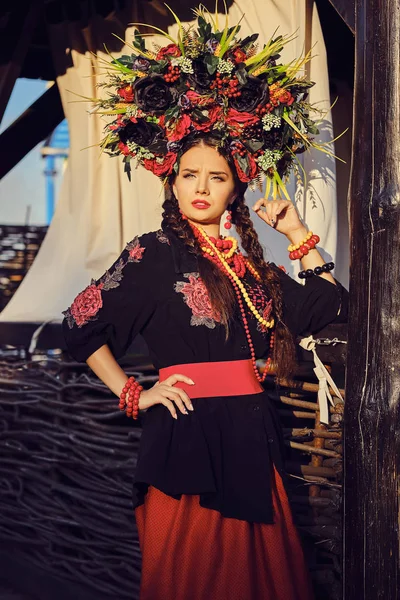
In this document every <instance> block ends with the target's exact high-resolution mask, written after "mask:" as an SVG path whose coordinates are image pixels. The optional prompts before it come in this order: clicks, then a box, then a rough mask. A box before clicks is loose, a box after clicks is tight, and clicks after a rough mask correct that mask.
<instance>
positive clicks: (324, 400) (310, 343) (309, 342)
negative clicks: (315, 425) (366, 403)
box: [299, 335, 343, 425]
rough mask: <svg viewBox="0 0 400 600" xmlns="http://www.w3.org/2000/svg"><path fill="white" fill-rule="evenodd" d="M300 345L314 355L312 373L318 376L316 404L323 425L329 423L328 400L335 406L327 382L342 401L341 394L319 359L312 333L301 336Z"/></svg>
mask: <svg viewBox="0 0 400 600" xmlns="http://www.w3.org/2000/svg"><path fill="white" fill-rule="evenodd" d="M299 344H300V346H301V347H302V348H304V350H308V351H310V352H312V353H313V356H314V364H315V367H314V373H315V375H316V376H317V377H318V383H319V387H318V404H319V411H320V421H321V423H324V424H325V425H329V408H328V400H329V402H330V403H331V405H332V406H335V403H334V402H333V399H332V396H331V393H330V391H329V387H328V383H329V385H330V386H331V388H332V389H333V391H334V392H335V394H336V396H337V397H338V398H340V399H341V400H342V402H343V398H342V395H341V393H340V391H339V389H338V387H337V386H336V383H335V382H334V381H333V379H332V377H331V376H330V374H329V373H328V371H327V370H326V368H325V367H324V365H323V363H322V362H321V359H320V358H319V356H318V354H317V351H316V349H315V347H316V342H315V340H314V338H313V336H312V335H310V336H309V337H306V338H302V340H301V341H300V342H299Z"/></svg>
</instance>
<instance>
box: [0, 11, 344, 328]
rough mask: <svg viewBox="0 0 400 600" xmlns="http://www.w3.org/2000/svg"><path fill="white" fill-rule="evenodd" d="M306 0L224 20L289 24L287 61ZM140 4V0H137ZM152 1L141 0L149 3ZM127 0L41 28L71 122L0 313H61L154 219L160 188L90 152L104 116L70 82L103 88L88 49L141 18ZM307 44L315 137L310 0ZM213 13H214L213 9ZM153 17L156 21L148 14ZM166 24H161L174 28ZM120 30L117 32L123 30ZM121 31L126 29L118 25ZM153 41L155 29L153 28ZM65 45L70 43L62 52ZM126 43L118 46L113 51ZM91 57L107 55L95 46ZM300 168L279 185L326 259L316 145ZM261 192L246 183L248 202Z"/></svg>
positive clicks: (329, 169)
mask: <svg viewBox="0 0 400 600" xmlns="http://www.w3.org/2000/svg"><path fill="white" fill-rule="evenodd" d="M306 1H309V0H286V1H285V2H282V1H281V0H236V1H235V2H234V3H233V4H232V6H231V7H230V9H229V20H230V24H234V23H237V22H238V20H239V19H240V17H241V15H242V14H243V13H245V18H244V20H243V22H242V29H241V35H243V36H244V35H247V34H250V33H253V32H255V31H258V32H260V40H259V41H260V44H262V43H263V42H264V41H266V40H267V39H268V38H269V37H270V36H271V35H272V34H273V32H274V31H275V29H276V28H277V27H279V32H280V33H292V32H294V31H296V30H298V36H297V39H296V40H295V41H294V42H292V43H291V44H290V45H289V46H288V47H286V49H285V51H284V53H283V56H282V58H283V60H285V61H289V60H291V59H292V58H294V57H295V56H299V55H301V54H302V53H303V52H304V47H305V30H306ZM146 4H147V3H146ZM151 4H152V3H150V6H151ZM135 7H137V4H136V3H134V4H133V5H132V7H131V10H130V12H129V14H128V15H127V14H125V15H122V16H121V15H114V18H113V16H112V17H111V18H110V19H109V20H108V21H104V20H102V19H100V18H99V19H94V20H92V21H91V22H90V23H89V25H88V27H87V28H86V29H84V30H82V29H80V28H78V27H77V26H75V25H74V23H72V24H69V25H67V24H65V23H63V24H60V25H58V26H52V27H51V28H50V36H51V43H52V49H53V55H54V60H55V62H56V65H57V66H58V72H61V73H62V74H61V75H60V76H59V77H58V79H57V84H58V86H59V88H60V92H61V96H62V101H63V106H64V110H65V114H66V116H67V118H68V124H69V129H70V139H71V145H70V156H69V159H68V166H67V169H66V172H65V175H64V180H63V184H62V186H61V191H60V195H59V198H58V202H57V207H56V211H55V215H54V217H53V220H52V222H51V224H50V227H49V230H48V233H47V235H46V238H45V239H44V241H43V244H42V247H41V249H40V251H39V253H38V255H37V257H36V259H35V261H34V263H33V265H32V266H31V268H30V270H29V272H28V273H27V275H26V277H25V278H24V280H23V282H22V283H21V285H20V287H19V289H18V291H17V292H16V293H15V295H14V297H13V298H12V300H11V301H10V302H9V304H8V305H7V306H6V308H5V309H4V310H3V312H2V313H1V315H0V320H1V321H31V322H40V323H42V322H45V321H50V320H53V321H60V320H61V319H62V314H61V311H62V310H64V309H65V308H66V307H67V306H68V305H69V304H70V303H71V302H72V300H73V299H74V297H75V295H76V294H77V293H78V292H79V291H80V290H81V289H83V288H84V287H85V286H86V285H88V283H89V281H90V278H91V277H99V276H100V275H101V274H102V273H103V272H104V271H105V269H106V268H108V267H109V266H110V265H111V264H112V262H113V261H114V260H115V259H116V258H117V256H118V254H119V253H120V252H121V250H122V248H123V247H124V245H125V244H126V242H127V241H129V240H130V239H132V238H133V237H134V236H135V235H136V234H140V233H144V232H146V231H151V230H155V229H158V228H159V226H160V222H161V204H162V201H163V192H162V189H161V185H160V183H159V181H158V180H157V178H156V177H154V176H153V175H152V174H151V173H149V172H147V171H145V169H143V168H140V169H138V170H137V171H133V172H132V182H131V183H129V181H128V179H127V177H126V175H125V173H124V172H123V166H122V161H120V160H118V159H115V158H113V159H110V158H109V157H108V156H105V155H103V156H99V150H98V148H97V147H91V148H88V149H86V150H84V148H87V147H90V146H93V145H95V144H96V143H97V142H98V141H99V140H100V139H101V136H102V127H103V122H102V121H101V119H100V117H99V116H97V115H90V116H89V115H88V112H87V111H88V109H89V108H90V105H88V104H84V103H82V102H79V101H77V100H79V98H77V97H76V96H75V95H74V94H73V93H72V92H74V93H75V94H81V95H83V96H89V97H94V96H97V95H99V94H101V93H102V90H101V89H100V90H99V89H98V88H97V87H96V83H98V82H100V81H101V78H102V72H103V71H104V69H103V68H102V64H101V60H100V59H99V58H95V57H94V56H93V55H92V54H91V51H92V50H96V51H97V49H98V48H99V47H101V44H99V41H100V42H103V41H105V42H107V40H109V39H112V38H111V36H110V33H111V32H115V31H118V30H119V29H121V27H122V29H123V30H124V29H125V27H126V26H124V25H121V23H122V24H127V23H131V22H133V21H138V20H142V21H143V19H146V18H147V21H145V22H151V20H150V19H151V15H149V14H147V15H145V16H144V17H143V15H138V14H137V11H136V9H135ZM311 17H312V23H311V27H310V32H311V39H310V42H311V45H314V44H315V43H316V42H317V45H316V48H315V49H314V52H313V54H314V58H313V60H312V63H311V71H310V76H311V79H312V80H313V81H315V82H316V85H315V86H314V87H313V88H312V90H311V98H310V101H311V102H316V103H318V104H319V106H321V107H325V109H326V110H327V111H328V112H327V115H326V118H325V122H324V126H323V128H322V129H321V131H322V133H321V135H320V136H319V138H320V139H321V140H324V139H327V138H329V136H330V135H331V133H332V124H331V114H330V111H329V104H330V101H329V86H328V72H327V62H326V54H325V45H324V41H323V36H322V31H321V27H320V22H319V18H318V13H317V9H316V6H315V5H314V7H313V9H312V11H311ZM221 18H222V15H221ZM157 24H159V23H157ZM175 30H176V28H175V26H171V27H170V31H171V32H175ZM122 35H123V34H122ZM125 35H126V37H125V39H126V40H128V41H129V39H130V38H131V37H132V29H131V28H129V27H128V28H127V29H126V30H125ZM154 39H155V41H158V42H159V41H160V40H159V38H156V37H155V38H154ZM65 48H71V50H69V51H68V52H67V53H66V51H65ZM124 50H126V48H125V49H124V48H120V49H119V50H118V51H117V52H116V55H119V54H121V53H122V52H123V51H124ZM97 54H100V57H106V55H105V54H104V53H99V52H98V51H97ZM300 157H301V160H302V161H303V166H304V168H305V170H306V172H307V177H308V182H307V186H306V189H302V188H297V189H296V188H295V185H294V183H292V184H291V185H289V186H288V189H289V193H290V194H291V197H292V198H293V199H295V201H296V205H297V207H298V209H299V211H300V214H301V216H302V217H303V218H304V219H305V221H306V223H307V226H308V227H309V228H310V229H312V230H313V231H315V232H317V233H318V234H319V235H320V237H321V247H322V248H323V249H324V255H325V257H326V258H327V259H332V258H333V259H335V257H336V245H337V244H336V240H337V208H336V174H335V163H334V161H333V160H332V159H330V158H329V157H327V156H326V155H324V154H321V153H318V152H311V153H306V154H302V155H300ZM259 196H260V192H253V193H252V192H248V194H247V200H248V202H249V205H251V204H252V203H254V202H255V200H257V199H258V198H259ZM254 223H255V226H256V228H257V231H258V233H259V235H260V238H261V241H262V243H263V245H264V247H265V248H266V250H267V252H266V257H267V259H268V260H274V261H275V262H276V263H277V264H283V265H285V266H286V267H287V269H288V270H289V272H290V271H291V265H290V264H289V263H290V261H289V260H288V257H287V249H286V248H287V240H286V239H285V238H283V236H281V235H279V234H278V233H276V232H275V231H272V230H271V229H270V228H269V227H268V226H267V225H266V224H265V223H264V222H262V221H261V220H260V219H259V218H258V217H257V216H256V215H254Z"/></svg>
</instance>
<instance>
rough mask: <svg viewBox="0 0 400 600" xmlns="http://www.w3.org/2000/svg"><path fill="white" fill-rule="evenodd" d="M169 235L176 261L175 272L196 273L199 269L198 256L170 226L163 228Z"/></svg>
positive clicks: (173, 256)
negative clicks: (190, 250)
mask: <svg viewBox="0 0 400 600" xmlns="http://www.w3.org/2000/svg"><path fill="white" fill-rule="evenodd" d="M163 231H164V233H165V235H166V236H167V237H168V239H169V242H170V247H171V252H172V259H173V261H174V268H175V273H194V272H197V271H198V270H199V265H198V263H197V257H196V256H195V255H194V254H192V253H191V252H189V250H188V249H187V247H186V246H185V244H184V242H183V241H182V240H181V239H179V238H178V236H177V235H176V234H175V233H174V232H173V231H171V229H169V228H165V229H163Z"/></svg>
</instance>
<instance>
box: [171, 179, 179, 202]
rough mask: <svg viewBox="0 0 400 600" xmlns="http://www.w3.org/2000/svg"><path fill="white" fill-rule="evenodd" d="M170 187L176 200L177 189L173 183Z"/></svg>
mask: <svg viewBox="0 0 400 600" xmlns="http://www.w3.org/2000/svg"><path fill="white" fill-rule="evenodd" d="M171 187H172V191H173V194H174V196H175V198H176V199H177V200H178V193H177V189H176V185H175V183H173V184H172V186H171Z"/></svg>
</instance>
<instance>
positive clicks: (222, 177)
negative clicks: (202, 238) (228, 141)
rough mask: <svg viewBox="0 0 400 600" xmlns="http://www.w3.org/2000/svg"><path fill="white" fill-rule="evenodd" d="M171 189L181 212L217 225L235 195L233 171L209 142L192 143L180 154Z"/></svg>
mask: <svg viewBox="0 0 400 600" xmlns="http://www.w3.org/2000/svg"><path fill="white" fill-rule="evenodd" d="M172 189H173V192H174V195H175V198H176V199H177V200H178V204H179V208H180V209H181V211H182V212H183V214H184V215H186V217H187V218H188V219H189V220H190V221H192V222H193V223H194V224H196V223H198V224H199V225H211V224H214V225H219V223H220V220H221V216H222V215H223V213H224V211H225V210H226V209H227V207H228V205H229V204H231V203H232V202H233V200H234V198H235V182H234V179H233V174H232V171H231V169H230V167H229V165H228V163H227V161H226V160H225V158H224V157H223V156H221V155H220V154H219V153H218V151H217V150H216V149H215V148H210V147H209V146H194V147H193V148H190V150H188V151H187V152H185V154H183V156H182V157H181V161H180V165H179V173H178V174H177V176H176V178H175V182H174V184H173V186H172Z"/></svg>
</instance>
